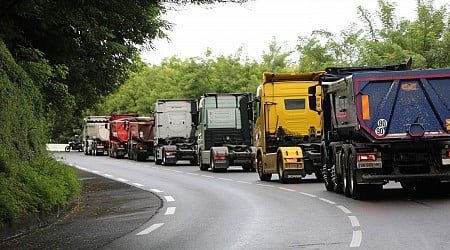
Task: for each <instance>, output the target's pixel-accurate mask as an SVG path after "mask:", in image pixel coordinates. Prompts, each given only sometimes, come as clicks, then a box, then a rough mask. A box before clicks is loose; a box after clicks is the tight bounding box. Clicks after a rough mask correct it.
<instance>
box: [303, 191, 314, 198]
mask: <svg viewBox="0 0 450 250" xmlns="http://www.w3.org/2000/svg"><path fill="white" fill-rule="evenodd" d="M299 193H300V194H303V195H306V196H309V197H313V198H317V195H313V194H308V193H304V192H299Z"/></svg>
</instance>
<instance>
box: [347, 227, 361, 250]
mask: <svg viewBox="0 0 450 250" xmlns="http://www.w3.org/2000/svg"><path fill="white" fill-rule="evenodd" d="M361 240H362V232H361V230H358V231H353V237H352V242H350V247H359V246H360V245H361Z"/></svg>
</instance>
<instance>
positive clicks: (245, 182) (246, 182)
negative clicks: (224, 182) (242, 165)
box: [236, 181, 251, 184]
mask: <svg viewBox="0 0 450 250" xmlns="http://www.w3.org/2000/svg"><path fill="white" fill-rule="evenodd" d="M236 182H239V183H244V184H251V183H250V182H248V181H236Z"/></svg>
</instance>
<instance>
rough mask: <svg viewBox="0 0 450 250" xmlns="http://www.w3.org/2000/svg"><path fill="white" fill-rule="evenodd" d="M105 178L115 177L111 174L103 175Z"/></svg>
mask: <svg viewBox="0 0 450 250" xmlns="http://www.w3.org/2000/svg"><path fill="white" fill-rule="evenodd" d="M103 176H105V177H108V178H114V176H112V175H110V174H103Z"/></svg>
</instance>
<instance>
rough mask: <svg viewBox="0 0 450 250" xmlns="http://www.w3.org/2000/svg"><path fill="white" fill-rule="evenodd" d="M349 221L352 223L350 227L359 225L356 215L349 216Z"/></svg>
mask: <svg viewBox="0 0 450 250" xmlns="http://www.w3.org/2000/svg"><path fill="white" fill-rule="evenodd" d="M348 218H349V219H350V222H351V223H352V227H359V221H358V218H356V216H349V217H348Z"/></svg>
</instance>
